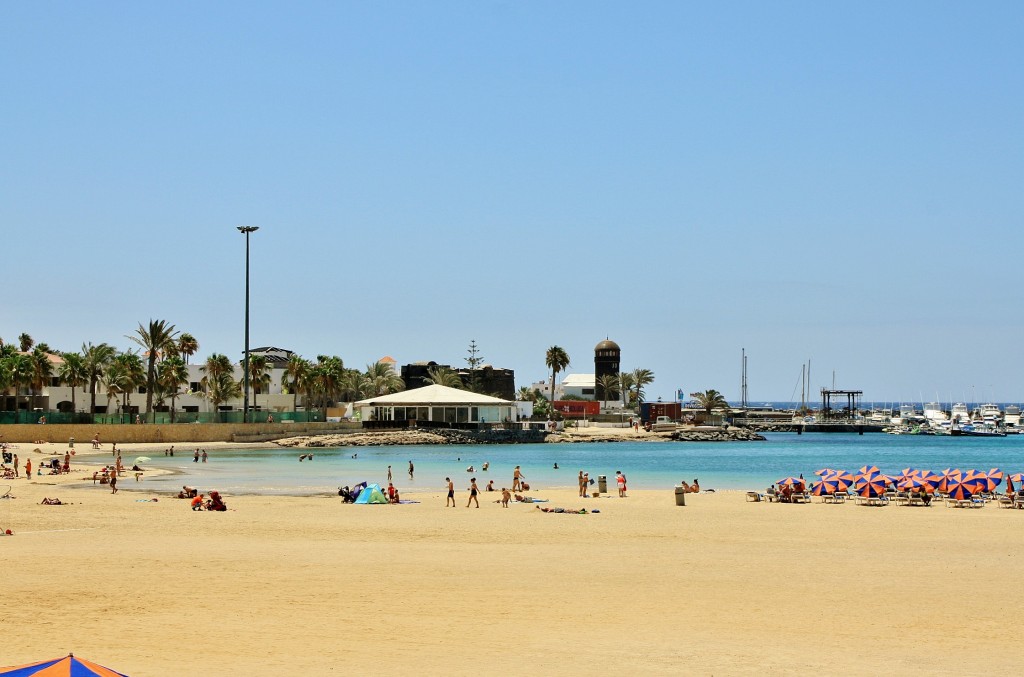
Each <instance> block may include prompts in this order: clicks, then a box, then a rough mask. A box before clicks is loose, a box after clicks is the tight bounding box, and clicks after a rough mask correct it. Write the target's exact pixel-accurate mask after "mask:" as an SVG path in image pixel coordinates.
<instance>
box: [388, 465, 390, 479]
mask: <svg viewBox="0 0 1024 677" xmlns="http://www.w3.org/2000/svg"><path fill="white" fill-rule="evenodd" d="M390 481H391V466H390V465H389V466H388V482H390Z"/></svg>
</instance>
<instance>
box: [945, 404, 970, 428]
mask: <svg viewBox="0 0 1024 677" xmlns="http://www.w3.org/2000/svg"><path fill="white" fill-rule="evenodd" d="M949 417H950V419H951V420H952V421H953V423H960V424H964V423H970V422H971V412H969V411H968V410H967V405H966V404H964V403H963V402H957V403H956V404H954V405H953V408H952V409H950V411H949Z"/></svg>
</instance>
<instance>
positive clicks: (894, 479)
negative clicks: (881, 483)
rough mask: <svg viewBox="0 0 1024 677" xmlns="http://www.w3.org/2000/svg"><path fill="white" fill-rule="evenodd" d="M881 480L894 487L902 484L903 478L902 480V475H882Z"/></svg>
mask: <svg viewBox="0 0 1024 677" xmlns="http://www.w3.org/2000/svg"><path fill="white" fill-rule="evenodd" d="M882 479H884V480H885V483H886V484H891V485H893V486H896V485H897V484H899V483H900V482H902V481H903V479H904V478H903V476H902V475H886V474H884V473H883V474H882Z"/></svg>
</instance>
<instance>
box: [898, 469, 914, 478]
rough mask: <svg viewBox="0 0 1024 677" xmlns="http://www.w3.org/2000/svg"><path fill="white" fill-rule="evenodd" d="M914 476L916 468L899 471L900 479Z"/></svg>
mask: <svg viewBox="0 0 1024 677" xmlns="http://www.w3.org/2000/svg"><path fill="white" fill-rule="evenodd" d="M916 474H917V469H916V468H904V469H903V470H901V471H900V477H903V478H907V477H913V476H914V475H916Z"/></svg>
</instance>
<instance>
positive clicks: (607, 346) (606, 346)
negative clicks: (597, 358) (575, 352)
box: [594, 339, 621, 350]
mask: <svg viewBox="0 0 1024 677" xmlns="http://www.w3.org/2000/svg"><path fill="white" fill-rule="evenodd" d="M594 350H621V348H619V344H618V343H616V342H615V341H612V340H611V339H605V340H603V341H601V342H600V343H598V344H597V345H596V346H594Z"/></svg>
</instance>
